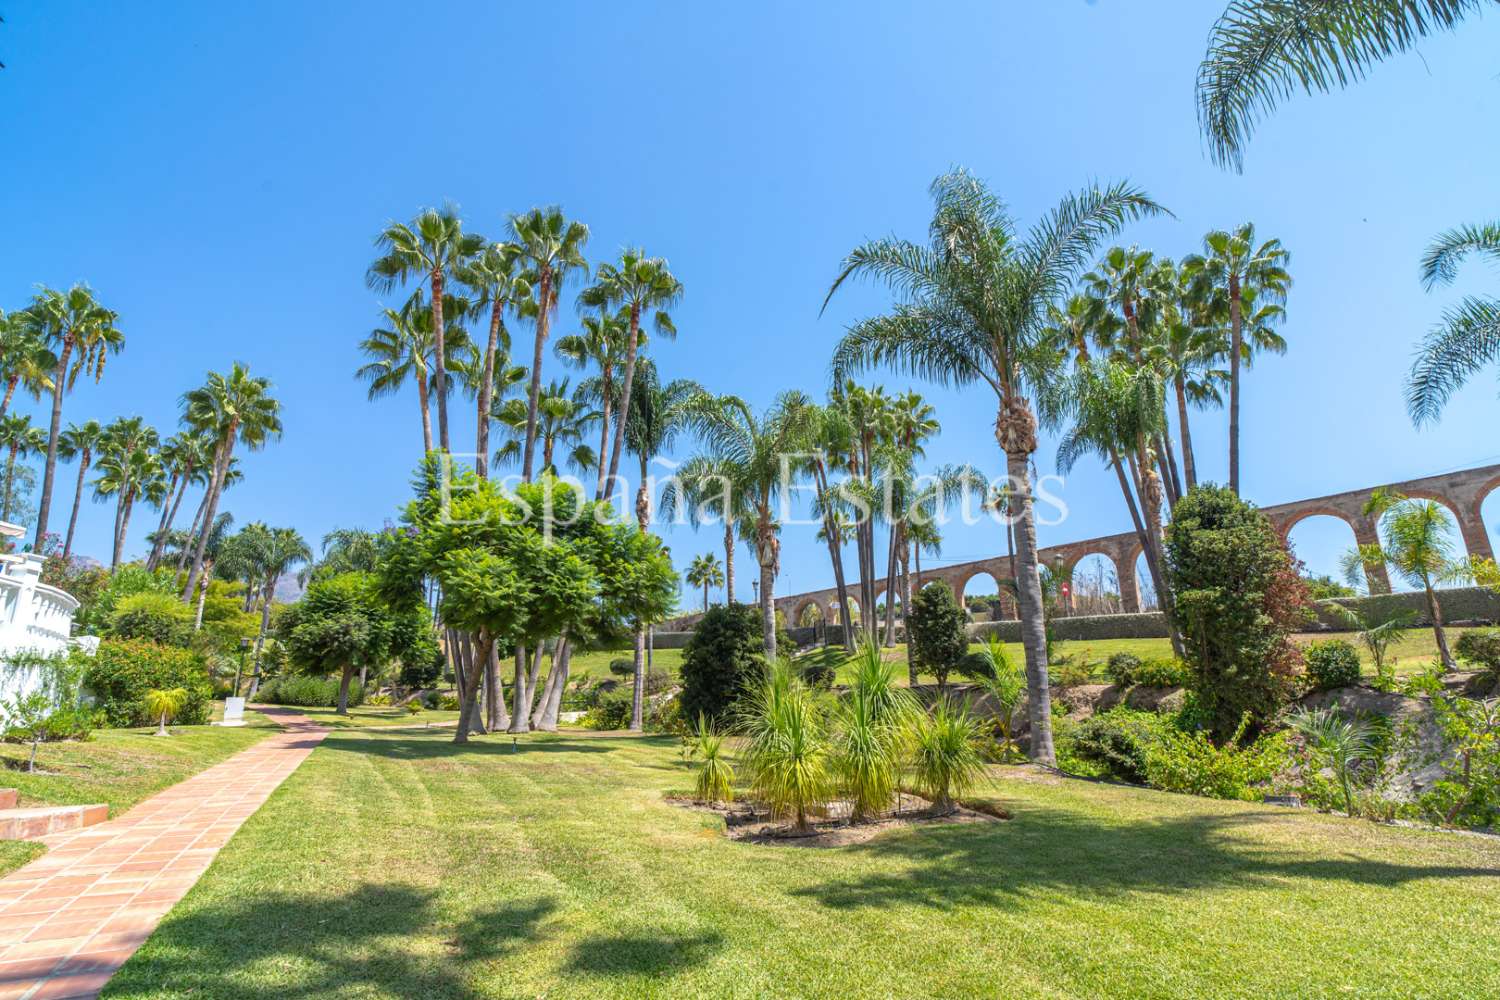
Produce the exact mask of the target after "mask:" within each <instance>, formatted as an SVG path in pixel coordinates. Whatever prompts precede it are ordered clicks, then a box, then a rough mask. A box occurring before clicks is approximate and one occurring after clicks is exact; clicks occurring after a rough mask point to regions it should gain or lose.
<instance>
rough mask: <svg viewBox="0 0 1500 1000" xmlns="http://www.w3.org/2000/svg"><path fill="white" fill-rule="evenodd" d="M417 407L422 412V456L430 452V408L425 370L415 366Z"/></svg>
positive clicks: (424, 367) (422, 367)
mask: <svg viewBox="0 0 1500 1000" xmlns="http://www.w3.org/2000/svg"><path fill="white" fill-rule="evenodd" d="M417 406H418V407H419V408H420V409H421V411H422V454H423V455H428V454H430V453H431V452H432V408H431V407H430V406H429V405H428V399H427V368H426V366H424V365H418V366H417Z"/></svg>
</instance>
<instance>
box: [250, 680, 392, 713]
mask: <svg viewBox="0 0 1500 1000" xmlns="http://www.w3.org/2000/svg"><path fill="white" fill-rule="evenodd" d="M339 686H340V685H339V679H338V678H336V677H309V676H307V675H305V674H290V675H288V676H285V677H275V678H272V679H271V680H269V681H266V682H265V683H264V684H262V685H261V686H260V691H259V692H257V694H256V697H257V698H258V699H259V700H260V701H263V702H265V703H266V704H267V705H296V706H301V707H303V708H337V707H338V703H339ZM364 698H365V691H364V689H363V688H361V687H359V686H358V685H353V686H351V687H350V689H349V704H350V705H359V704H360V703H362V702H363V701H364Z"/></svg>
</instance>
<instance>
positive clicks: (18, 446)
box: [0, 413, 47, 521]
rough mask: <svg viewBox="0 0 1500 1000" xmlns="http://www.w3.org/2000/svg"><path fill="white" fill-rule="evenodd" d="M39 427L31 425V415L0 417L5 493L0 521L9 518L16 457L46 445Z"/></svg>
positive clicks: (39, 449)
mask: <svg viewBox="0 0 1500 1000" xmlns="http://www.w3.org/2000/svg"><path fill="white" fill-rule="evenodd" d="M46 440H47V439H46V438H45V437H44V436H43V435H42V429H41V428H40V427H33V426H31V417H29V416H26V415H22V414H18V413H12V414H11V415H10V416H8V417H0V448H4V449H5V493H4V497H3V498H0V521H5V520H9V519H10V514H11V507H12V506H13V505H12V503H11V498H12V497H13V496H14V495H15V493H14V486H15V481H16V459H17V458H24V457H29V456H31V455H35V454H36V453H38V452H40V451H41V450H42V449H43V448H45V447H46Z"/></svg>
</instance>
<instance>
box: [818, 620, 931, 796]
mask: <svg viewBox="0 0 1500 1000" xmlns="http://www.w3.org/2000/svg"><path fill="white" fill-rule="evenodd" d="M919 714H920V709H919V708H918V707H917V703H916V700H915V699H914V698H913V697H912V696H911V692H909V691H907V690H906V689H905V688H902V687H898V686H897V685H896V668H895V665H894V664H892V663H890V662H888V661H886V659H885V658H884V657H883V656H882V655H881V651H880V646H879V645H877V644H876V643H874V642H870V641H868V640H867V641H865V642H864V643H862V644H861V645H860V648H859V652H858V654H857V656H856V659H855V673H854V683H853V684H852V685H851V686H850V688H849V691H848V693H847V694H846V695H845V696H844V697H843V698H842V699H841V700H840V701H839V703H838V708H837V710H836V713H835V726H834V735H833V763H834V770H835V772H836V773H837V775H838V777H839V780H840V782H841V784H842V785H843V788H844V793H845V794H846V795H847V796H848V797H849V803H850V818H851V819H853V820H854V821H855V822H859V821H862V820H866V819H869V818H870V817H871V816H872V815H877V814H879V813H882V812H885V811H886V810H887V809H889V808H890V804H891V798H892V797H893V796H894V795H895V794H896V789H897V788H898V787H899V785H900V780H901V762H902V760H903V758H904V757H905V755H906V752H907V749H908V748H909V747H910V745H911V731H912V726H913V724H914V723H915V722H916V718H917V716H918V715H919Z"/></svg>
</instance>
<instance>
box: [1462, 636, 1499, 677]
mask: <svg viewBox="0 0 1500 1000" xmlns="http://www.w3.org/2000/svg"><path fill="white" fill-rule="evenodd" d="M1453 651H1454V652H1455V653H1457V654H1458V658H1459V659H1461V660H1466V661H1468V662H1469V663H1472V664H1473V665H1474V666H1476V667H1479V668H1481V669H1482V670H1484V671H1485V672H1486V673H1491V674H1500V629H1493V628H1486V629H1475V630H1473V631H1472V632H1465V633H1464V634H1463V635H1461V636H1459V637H1458V642H1457V643H1455V644H1454V646H1453Z"/></svg>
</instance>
